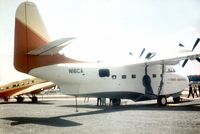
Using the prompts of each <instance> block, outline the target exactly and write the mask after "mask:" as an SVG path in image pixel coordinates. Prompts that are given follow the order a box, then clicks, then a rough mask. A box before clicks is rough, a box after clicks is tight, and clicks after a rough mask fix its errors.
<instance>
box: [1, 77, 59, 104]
mask: <svg viewBox="0 0 200 134" xmlns="http://www.w3.org/2000/svg"><path fill="white" fill-rule="evenodd" d="M54 86H55V84H54V83H52V82H48V81H46V80H42V79H38V78H29V79H25V80H21V81H15V82H11V83H6V84H1V85H0V98H3V99H4V101H9V99H10V98H11V97H14V98H15V99H16V100H17V102H23V100H24V97H22V96H23V95H27V96H29V98H30V99H31V100H32V102H37V101H38V98H37V96H36V95H37V94H40V93H41V92H42V91H44V90H47V89H51V88H52V87H54Z"/></svg>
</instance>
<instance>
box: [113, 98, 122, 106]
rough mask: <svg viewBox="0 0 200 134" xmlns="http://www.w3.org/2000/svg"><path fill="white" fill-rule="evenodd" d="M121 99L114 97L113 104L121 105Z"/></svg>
mask: <svg viewBox="0 0 200 134" xmlns="http://www.w3.org/2000/svg"><path fill="white" fill-rule="evenodd" d="M120 104H121V99H112V105H113V106H120Z"/></svg>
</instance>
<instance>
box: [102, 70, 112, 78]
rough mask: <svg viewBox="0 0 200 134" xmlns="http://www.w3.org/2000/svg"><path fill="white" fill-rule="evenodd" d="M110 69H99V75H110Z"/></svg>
mask: <svg viewBox="0 0 200 134" xmlns="http://www.w3.org/2000/svg"><path fill="white" fill-rule="evenodd" d="M109 76H110V70H109V69H99V77H109Z"/></svg>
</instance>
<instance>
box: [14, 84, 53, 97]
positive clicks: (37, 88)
mask: <svg viewBox="0 0 200 134" xmlns="http://www.w3.org/2000/svg"><path fill="white" fill-rule="evenodd" d="M54 86H55V84H54V83H52V82H45V83H40V84H36V85H33V86H30V87H28V88H25V89H22V90H20V91H18V92H16V93H14V94H12V95H11V97H12V96H18V95H23V94H39V93H40V92H42V91H44V90H46V89H50V88H52V87H54Z"/></svg>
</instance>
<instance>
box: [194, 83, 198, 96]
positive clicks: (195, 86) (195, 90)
mask: <svg viewBox="0 0 200 134" xmlns="http://www.w3.org/2000/svg"><path fill="white" fill-rule="evenodd" d="M193 89H194V95H195V94H196V96H197V97H198V94H197V85H194V87H193Z"/></svg>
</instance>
